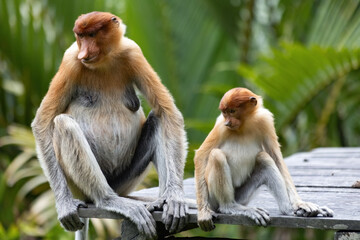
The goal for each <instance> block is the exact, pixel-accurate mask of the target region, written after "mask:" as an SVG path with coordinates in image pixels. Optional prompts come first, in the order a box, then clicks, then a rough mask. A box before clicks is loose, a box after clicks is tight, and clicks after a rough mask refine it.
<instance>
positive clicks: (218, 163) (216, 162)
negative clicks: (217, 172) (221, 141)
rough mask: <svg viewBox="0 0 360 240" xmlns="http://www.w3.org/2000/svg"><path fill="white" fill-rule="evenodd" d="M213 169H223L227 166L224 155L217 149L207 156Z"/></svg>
mask: <svg viewBox="0 0 360 240" xmlns="http://www.w3.org/2000/svg"><path fill="white" fill-rule="evenodd" d="M208 164H211V165H212V166H214V167H225V166H226V165H227V160H226V155H225V153H224V152H223V151H222V150H220V149H219V148H214V149H213V150H211V152H210V154H209V163H208Z"/></svg>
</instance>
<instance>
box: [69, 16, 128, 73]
mask: <svg viewBox="0 0 360 240" xmlns="http://www.w3.org/2000/svg"><path fill="white" fill-rule="evenodd" d="M120 21H121V20H120V19H119V18H117V17H116V16H114V15H112V14H110V13H101V12H92V13H88V14H85V15H81V16H80V17H79V18H78V19H77V20H76V22H75V26H74V29H73V31H74V33H75V36H76V42H77V45H78V48H79V52H78V55H77V58H78V59H79V60H80V61H81V63H82V64H84V65H85V66H86V67H89V68H96V67H98V66H99V65H102V64H103V63H104V62H106V61H104V60H105V59H106V57H107V56H109V54H110V53H111V52H112V51H113V50H114V49H116V48H117V47H118V46H119V43H120V38H121V36H122V35H123V34H122V28H120Z"/></svg>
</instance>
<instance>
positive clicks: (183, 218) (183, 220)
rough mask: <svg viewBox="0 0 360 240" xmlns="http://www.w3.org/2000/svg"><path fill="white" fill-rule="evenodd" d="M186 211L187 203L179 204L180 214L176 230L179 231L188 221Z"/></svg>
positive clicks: (187, 210) (187, 209)
mask: <svg viewBox="0 0 360 240" xmlns="http://www.w3.org/2000/svg"><path fill="white" fill-rule="evenodd" d="M188 212H189V207H188V205H187V204H185V205H181V206H180V216H179V217H180V221H179V225H178V228H177V231H180V230H181V229H183V228H184V227H185V226H186V224H187V223H188Z"/></svg>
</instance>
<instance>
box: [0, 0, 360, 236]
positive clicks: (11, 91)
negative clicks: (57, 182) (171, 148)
mask: <svg viewBox="0 0 360 240" xmlns="http://www.w3.org/2000/svg"><path fill="white" fill-rule="evenodd" d="M359 5H360V2H359V1H357V0H347V1H337V0H302V1H299V0H267V1H266V0H196V1H195V0H182V1H180V0H167V1H165V0H76V1H73V0H62V1H60V0H0V39H1V40H0V178H1V181H0V203H1V206H2V213H1V214H0V222H1V224H0V239H20V238H21V239H33V237H34V236H37V237H40V238H44V239H71V237H72V236H73V235H72V233H66V232H64V231H63V230H62V229H61V228H60V226H59V225H58V222H57V220H56V213H55V208H54V206H53V196H52V193H51V191H49V186H48V184H47V182H46V179H45V178H44V176H43V174H42V171H41V168H40V166H39V164H38V161H37V159H36V154H35V145H34V140H33V137H32V134H31V132H30V130H29V125H30V123H31V120H32V119H33V117H34V114H35V111H36V109H37V107H38V106H39V103H40V101H41V99H42V97H43V96H44V95H45V93H46V91H47V88H48V85H49V82H50V80H51V78H52V76H53V75H54V74H55V72H56V71H57V68H58V66H59V64H60V61H61V58H62V55H63V53H64V51H65V50H66V48H67V47H68V46H70V44H71V43H72V42H73V41H74V36H73V33H72V27H73V23H74V20H75V19H76V18H77V17H78V16H79V15H80V14H82V13H86V12H90V11H94V10H97V11H110V12H112V13H114V14H116V15H118V16H120V17H121V18H122V19H123V20H124V22H125V23H126V25H127V26H128V28H127V36H129V37H130V38H132V39H133V40H135V41H136V42H137V43H138V44H139V46H140V47H141V48H142V50H143V52H144V55H145V56H146V58H147V59H148V61H149V62H150V63H151V65H152V66H153V68H154V69H155V70H156V71H157V72H158V74H159V75H160V77H161V79H162V81H163V82H164V84H165V85H166V86H167V87H168V88H169V90H170V91H171V93H172V94H173V96H174V98H175V100H176V104H177V106H178V107H179V108H180V110H181V112H182V113H183V115H184V117H185V122H186V130H187V132H188V138H189V154H188V159H187V164H186V169H185V177H192V176H193V161H192V159H193V154H194V149H196V148H197V147H198V146H199V145H200V144H201V142H202V141H203V140H204V138H205V137H206V135H207V133H208V132H209V131H210V129H211V127H212V126H213V124H214V122H215V118H216V116H217V115H218V114H219V111H218V110H217V106H218V102H219V99H220V98H221V96H222V95H223V94H224V93H225V92H226V91H227V90H229V89H230V88H233V87H238V86H243V87H248V88H250V89H252V90H253V91H254V92H256V93H259V94H261V95H263V96H264V98H265V105H266V107H268V108H269V109H270V110H271V111H272V112H273V113H274V115H275V118H276V127H277V130H278V134H279V137H280V142H281V144H282V146H283V152H284V155H285V156H286V155H289V154H291V153H294V152H299V151H306V150H310V149H311V148H314V147H319V146H358V145H359V140H360V121H359V120H358V119H359V117H360V111H359V110H358V106H359V103H360V97H359V96H360V95H359V93H360V81H359V77H360V72H359V62H360V41H359V39H360V7H359ZM147 110H148V108H147ZM156 178H157V177H156V173H155V172H154V171H153V172H151V173H150V175H149V177H148V178H147V179H146V181H145V182H144V183H143V185H142V186H143V187H148V186H153V185H156ZM118 231H119V230H118V227H117V223H114V222H113V221H101V220H93V221H92V225H91V234H92V235H91V236H92V239H95V238H98V239H104V238H108V237H110V236H115V235H116V234H117V233H118ZM194 234H195V235H203V236H210V235H211V236H220V237H221V236H227V237H243V238H244V237H248V238H252V239H256V238H257V239H269V238H276V237H278V236H280V235H281V234H282V235H284V234H285V236H286V239H328V238H332V237H331V234H329V233H328V232H321V231H304V230H302V231H293V230H283V229H281V230H279V229H262V228H259V229H257V230H256V231H253V229H250V230H249V229H243V228H238V227H236V226H218V228H217V230H216V231H215V232H212V233H210V234H205V233H202V232H201V231H199V230H195V231H192V232H187V233H185V235H187V236H193V235H194ZM282 235H281V236H282ZM95 236H97V237H95Z"/></svg>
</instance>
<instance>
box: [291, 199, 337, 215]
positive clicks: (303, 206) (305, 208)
mask: <svg viewBox="0 0 360 240" xmlns="http://www.w3.org/2000/svg"><path fill="white" fill-rule="evenodd" d="M294 214H295V215H296V216H298V217H316V216H318V215H319V214H320V215H322V216H323V217H332V216H334V212H333V211H332V210H331V209H330V208H328V207H326V206H322V207H320V206H319V205H317V204H315V203H311V202H304V201H298V202H296V203H295V204H294Z"/></svg>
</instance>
